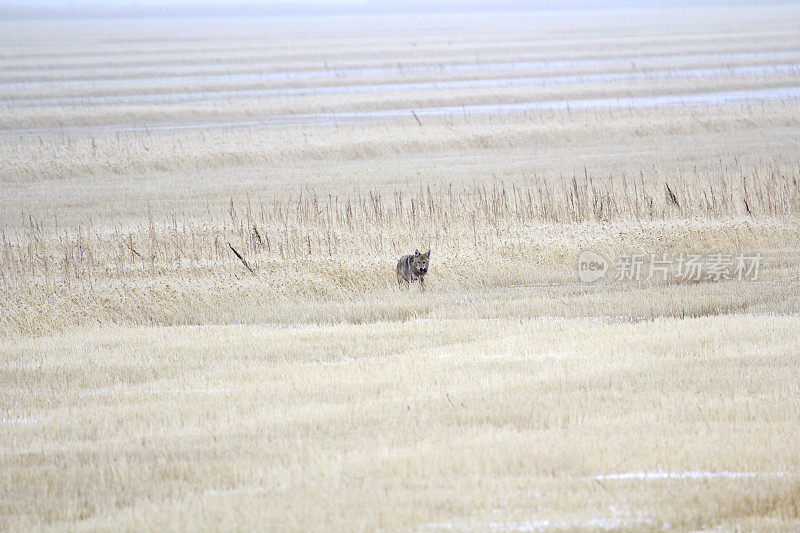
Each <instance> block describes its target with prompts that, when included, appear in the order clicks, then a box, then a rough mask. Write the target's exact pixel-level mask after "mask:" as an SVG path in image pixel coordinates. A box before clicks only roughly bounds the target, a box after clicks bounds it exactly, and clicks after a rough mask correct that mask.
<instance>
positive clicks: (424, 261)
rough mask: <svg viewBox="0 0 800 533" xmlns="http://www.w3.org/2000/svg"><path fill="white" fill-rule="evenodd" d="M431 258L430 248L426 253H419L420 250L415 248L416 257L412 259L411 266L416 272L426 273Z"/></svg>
mask: <svg viewBox="0 0 800 533" xmlns="http://www.w3.org/2000/svg"><path fill="white" fill-rule="evenodd" d="M430 258H431V251H430V250H428V251H427V252H425V253H424V254H421V253H419V250H414V257H413V259H411V268H413V269H414V273H415V274H425V273H426V272H428V260H429V259H430Z"/></svg>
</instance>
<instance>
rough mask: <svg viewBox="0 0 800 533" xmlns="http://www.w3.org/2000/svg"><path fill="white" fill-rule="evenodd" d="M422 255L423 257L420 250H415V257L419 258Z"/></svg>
mask: <svg viewBox="0 0 800 533" xmlns="http://www.w3.org/2000/svg"><path fill="white" fill-rule="evenodd" d="M421 255H422V254H421V253H419V250H414V257H419V256H421Z"/></svg>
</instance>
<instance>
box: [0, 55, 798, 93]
mask: <svg viewBox="0 0 800 533" xmlns="http://www.w3.org/2000/svg"><path fill="white" fill-rule="evenodd" d="M799 53H800V50H795V49H790V50H768V51H761V52H723V53H691V54H664V55H651V56H642V55H636V56H616V57H604V58H576V59H555V60H547V59H539V60H532V61H501V62H492V63H457V64H435V65H431V64H426V65H396V66H390V67H361V68H341V69H335V68H334V69H314V70H287V71H275V72H241V73H225V74H186V75H177V76H160V75H158V74H153V75H152V76H138V77H129V78H121V77H113V76H98V77H93V78H84V79H61V80H47V81H40V80H36V81H29V80H11V81H4V82H0V88H3V87H14V88H28V89H34V88H43V87H52V86H53V85H67V86H70V85H80V84H97V83H103V84H112V85H131V84H148V83H185V82H191V81H195V82H259V81H285V80H304V79H313V78H347V77H354V76H383V75H396V74H399V73H430V72H434V73H462V72H481V71H498V70H535V69H575V68H582V67H583V68H585V67H593V66H614V65H618V66H621V67H634V68H635V67H636V64H637V63H642V62H647V61H679V60H701V59H718V60H720V61H723V62H724V61H726V60H727V61H729V60H738V59H760V60H764V59H784V58H792V57H796V56H797V55H798V54H799ZM42 72H43V73H45V72H47V71H42Z"/></svg>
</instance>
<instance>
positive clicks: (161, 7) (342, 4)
mask: <svg viewBox="0 0 800 533" xmlns="http://www.w3.org/2000/svg"><path fill="white" fill-rule="evenodd" d="M792 1H793V0H723V1H722V2H720V1H718V0H527V1H526V0H211V1H201V0H0V17H2V16H6V17H14V16H22V17H37V16H70V15H72V16H113V15H158V14H184V13H185V14H198V15H202V14H226V13H227V14H247V15H259V14H263V15H275V14H277V15H293V14H298V15H307V14H335V13H387V12H401V13H402V12H429V11H445V12H459V11H483V10H485V11H491V10H537V9H548V10H552V9H598V8H600V9H615V8H637V7H676V6H683V7H691V6H702V5H706V6H708V5H717V4H719V3H725V4H732V5H765V4H790V3H792Z"/></svg>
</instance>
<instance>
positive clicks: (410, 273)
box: [397, 250, 431, 291]
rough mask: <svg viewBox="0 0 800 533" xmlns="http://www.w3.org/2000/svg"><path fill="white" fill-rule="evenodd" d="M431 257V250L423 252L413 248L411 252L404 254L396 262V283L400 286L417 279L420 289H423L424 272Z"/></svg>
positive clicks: (408, 285) (408, 284) (409, 284)
mask: <svg viewBox="0 0 800 533" xmlns="http://www.w3.org/2000/svg"><path fill="white" fill-rule="evenodd" d="M430 258H431V251H430V250H428V251H427V252H425V253H424V254H421V253H419V250H415V251H414V253H413V254H409V255H404V256H403V257H401V258H400V260H399V261H398V262H397V284H398V285H399V286H400V287H402V286H403V284H405V286H406V287H410V286H411V282H412V281H414V280H419V285H420V287H421V288H422V290H423V291H424V290H425V274H427V273H428V262H429V260H430Z"/></svg>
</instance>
